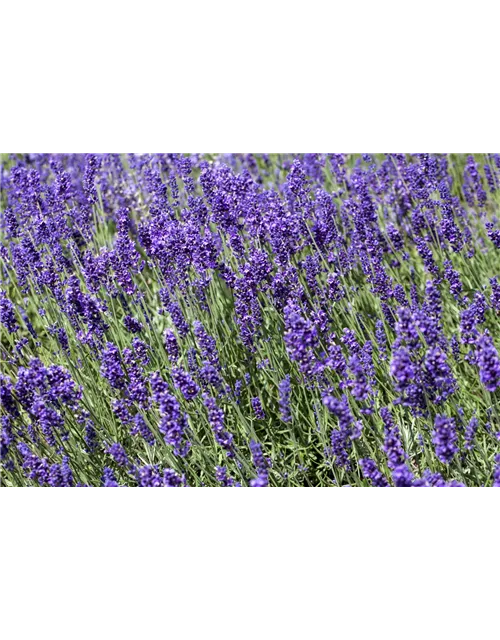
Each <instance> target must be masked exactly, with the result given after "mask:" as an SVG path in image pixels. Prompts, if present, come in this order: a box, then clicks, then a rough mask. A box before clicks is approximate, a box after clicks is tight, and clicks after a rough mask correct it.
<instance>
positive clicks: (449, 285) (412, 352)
mask: <svg viewBox="0 0 500 640" xmlns="http://www.w3.org/2000/svg"><path fill="white" fill-rule="evenodd" d="M0 179H1V184H0V187H1V199H0V204H1V222H0V224H1V231H2V245H1V260H2V267H1V274H0V278H1V292H0V320H1V328H2V334H1V350H2V353H1V356H2V369H1V373H0V402H1V450H0V455H1V474H2V475H1V483H2V485H45V486H85V485H100V486H122V485H133V486H253V487H262V486H298V485H302V486H333V485H336V486H345V485H349V486H370V485H373V486H384V487H385V486H416V487H421V486H464V485H466V486H479V485H486V486H492V485H493V486H499V485H500V456H499V453H500V355H499V348H500V331H499V325H500V322H499V316H500V224H499V220H498V214H499V211H500V155H498V154H497V155H496V154H490V155H483V156H478V155H476V156H472V155H470V156H456V155H430V154H419V155H413V156H410V155H402V154H388V155H384V156H382V155H380V156H378V155H376V156H373V155H363V156H353V155H344V154H301V155H297V156H280V155H219V156H211V155H208V154H205V155H201V154H200V155H191V156H188V155H181V154H164V155H140V156H139V155H128V156H120V155H113V154H109V155H85V156H84V155H27V156H4V157H3V162H2V168H1V175H0Z"/></svg>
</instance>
